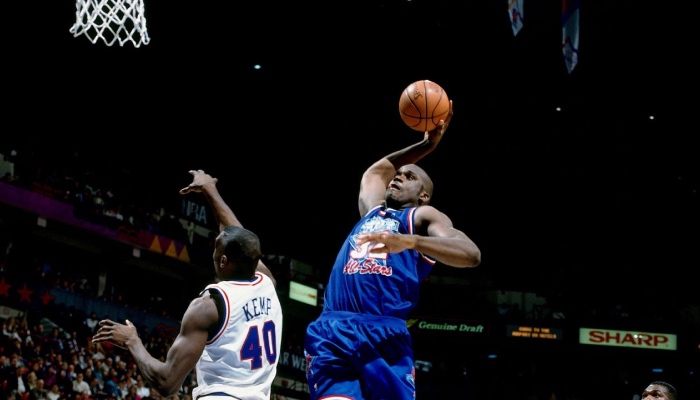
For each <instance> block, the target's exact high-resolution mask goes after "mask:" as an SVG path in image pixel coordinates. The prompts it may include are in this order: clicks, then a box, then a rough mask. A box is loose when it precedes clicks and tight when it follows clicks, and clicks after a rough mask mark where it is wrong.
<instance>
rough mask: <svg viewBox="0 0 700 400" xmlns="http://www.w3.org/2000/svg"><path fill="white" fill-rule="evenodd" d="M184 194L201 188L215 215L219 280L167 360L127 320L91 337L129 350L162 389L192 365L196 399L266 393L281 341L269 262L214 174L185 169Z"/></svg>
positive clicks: (196, 303) (185, 322)
mask: <svg viewBox="0 0 700 400" xmlns="http://www.w3.org/2000/svg"><path fill="white" fill-rule="evenodd" d="M190 174H192V175H193V176H194V179H193V180H192V183H191V184H190V185H189V186H187V187H185V188H183V189H181V190H180V193H181V194H187V193H190V192H201V193H204V195H205V196H206V198H207V200H208V201H209V204H210V205H211V206H212V208H213V210H214V213H215V215H216V218H217V221H218V222H219V229H220V233H219V235H218V236H217V237H216V243H215V246H214V256H213V258H214V271H215V273H216V277H217V282H216V283H213V284H210V285H208V286H207V287H206V288H205V289H204V290H203V291H202V292H201V295H200V296H199V297H197V298H196V299H194V300H192V302H191V303H190V305H189V307H188V308H187V310H186V311H185V315H184V316H183V317H182V324H181V327H180V332H179V334H178V336H177V337H176V338H175V341H174V342H173V344H172V346H171V347H170V349H169V350H168V354H167V357H166V359H165V361H164V362H162V361H160V360H158V359H155V358H153V357H152V356H151V355H150V354H149V353H148V350H146V348H145V347H144V345H143V343H142V342H141V340H140V339H139V337H138V331H137V329H136V327H135V326H134V325H133V324H132V323H131V322H130V321H128V320H127V321H126V324H120V323H117V322H114V321H111V320H109V319H105V320H102V321H100V323H99V326H100V328H99V330H98V331H97V333H96V334H95V336H94V337H93V342H104V341H107V342H111V343H113V344H114V345H116V346H119V347H122V348H125V349H127V350H129V352H130V353H131V355H132V356H133V358H134V361H135V362H136V364H137V365H138V367H139V370H140V372H141V374H142V375H143V377H144V379H145V380H146V382H147V384H148V385H149V386H150V387H151V388H153V389H155V390H156V391H157V392H158V393H159V394H160V395H161V396H163V397H170V396H173V395H175V394H177V392H178V390H179V389H180V387H181V386H182V384H183V382H184V380H185V379H186V378H187V375H188V374H189V373H190V372H191V371H192V370H193V369H195V372H196V376H197V387H196V388H195V389H194V390H193V400H198V399H199V398H203V397H209V398H208V399H207V400H215V397H221V398H222V399H223V398H226V399H240V400H262V399H269V398H270V395H271V393H270V392H271V386H272V381H273V379H274V378H275V375H276V373H277V362H278V360H279V351H280V347H281V344H282V308H281V305H280V302H279V298H278V297H277V292H276V291H275V286H276V282H275V280H274V277H273V276H272V273H271V272H270V270H269V269H268V268H267V267H266V266H265V265H264V264H263V263H262V261H260V257H261V255H262V252H261V248H260V241H259V239H258V236H257V235H255V233H253V232H251V231H249V230H247V229H245V228H243V226H242V225H241V223H240V221H238V219H237V218H236V216H235V215H234V214H233V211H231V209H230V208H229V207H228V205H226V203H225V202H224V201H223V199H222V198H221V195H220V194H219V192H218V190H217V188H216V183H217V179H216V178H213V177H211V176H210V175H208V174H206V173H205V172H204V171H202V170H197V171H190Z"/></svg>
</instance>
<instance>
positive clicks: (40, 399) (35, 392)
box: [28, 379, 49, 400]
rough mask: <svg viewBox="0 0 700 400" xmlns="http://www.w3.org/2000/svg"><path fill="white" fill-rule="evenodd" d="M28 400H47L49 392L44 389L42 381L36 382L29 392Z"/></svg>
mask: <svg viewBox="0 0 700 400" xmlns="http://www.w3.org/2000/svg"><path fill="white" fill-rule="evenodd" d="M28 400H49V391H48V390H46V388H45V387H44V380H43V379H37V380H36V386H34V388H32V389H31V390H30V391H29V397H28Z"/></svg>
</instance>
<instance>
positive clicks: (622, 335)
mask: <svg viewBox="0 0 700 400" xmlns="http://www.w3.org/2000/svg"><path fill="white" fill-rule="evenodd" d="M578 341H579V343H581V344H589V345H594V346H616V347H632V348H635V349H652V350H677V343H678V340H677V338H676V335H674V334H671V333H654V332H638V331H619V330H609V329H592V328H580V329H579V339H578Z"/></svg>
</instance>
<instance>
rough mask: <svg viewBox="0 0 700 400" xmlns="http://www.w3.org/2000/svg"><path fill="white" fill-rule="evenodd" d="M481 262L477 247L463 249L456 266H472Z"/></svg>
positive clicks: (476, 265)
mask: <svg viewBox="0 0 700 400" xmlns="http://www.w3.org/2000/svg"><path fill="white" fill-rule="evenodd" d="M479 264H481V251H480V250H479V249H477V248H469V249H465V251H464V254H463V255H462V257H461V259H460V262H459V265H457V267H458V268H474V267H478V266H479Z"/></svg>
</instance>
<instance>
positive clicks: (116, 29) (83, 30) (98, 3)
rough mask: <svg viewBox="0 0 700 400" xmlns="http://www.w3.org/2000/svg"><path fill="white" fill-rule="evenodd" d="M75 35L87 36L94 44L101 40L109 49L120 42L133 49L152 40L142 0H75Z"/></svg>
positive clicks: (72, 30)
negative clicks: (129, 44)
mask: <svg viewBox="0 0 700 400" xmlns="http://www.w3.org/2000/svg"><path fill="white" fill-rule="evenodd" d="M70 32H71V33H72V34H73V36H75V37H77V36H79V35H85V36H86V37H87V38H88V39H90V41H91V42H92V43H93V44H94V43H96V42H97V41H98V40H99V39H102V40H103V41H104V42H105V43H106V44H107V46H112V45H113V44H114V42H116V41H119V45H120V46H124V43H126V42H131V43H132V44H133V45H134V47H140V46H141V45H142V44H148V42H149V41H150V40H151V39H150V38H149V37H148V30H147V29H146V17H145V16H144V6H143V0H76V2H75V24H73V26H72V27H71V28H70Z"/></svg>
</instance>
